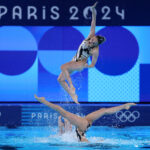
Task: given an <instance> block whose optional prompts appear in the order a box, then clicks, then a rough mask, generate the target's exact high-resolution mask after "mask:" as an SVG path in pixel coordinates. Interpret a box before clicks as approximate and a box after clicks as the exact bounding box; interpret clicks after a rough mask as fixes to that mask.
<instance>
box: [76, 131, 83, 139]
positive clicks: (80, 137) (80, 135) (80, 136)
mask: <svg viewBox="0 0 150 150" xmlns="http://www.w3.org/2000/svg"><path fill="white" fill-rule="evenodd" d="M76 134H77V137H78V138H79V140H80V141H81V139H82V137H83V136H84V132H82V133H81V134H80V133H79V131H78V129H77V128H76Z"/></svg>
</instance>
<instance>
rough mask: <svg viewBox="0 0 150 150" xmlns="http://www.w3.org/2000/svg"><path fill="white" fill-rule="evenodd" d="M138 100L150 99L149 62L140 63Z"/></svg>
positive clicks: (146, 100)
mask: <svg viewBox="0 0 150 150" xmlns="http://www.w3.org/2000/svg"><path fill="white" fill-rule="evenodd" d="M140 101H141V102H148V101H150V64H141V65H140Z"/></svg>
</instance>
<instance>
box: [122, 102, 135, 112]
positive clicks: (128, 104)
mask: <svg viewBox="0 0 150 150" xmlns="http://www.w3.org/2000/svg"><path fill="white" fill-rule="evenodd" d="M135 105H136V104H135V103H127V104H125V105H124V109H127V110H128V109H130V107H131V106H135Z"/></svg>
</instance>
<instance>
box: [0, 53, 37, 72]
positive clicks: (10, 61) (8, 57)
mask: <svg viewBox="0 0 150 150" xmlns="http://www.w3.org/2000/svg"><path fill="white" fill-rule="evenodd" d="M36 54H37V52H36V51H0V72H1V73H3V74H7V75H19V74H22V73H24V72H25V71H27V70H28V69H29V68H30V67H31V66H32V65H33V63H34V61H35V59H36Z"/></svg>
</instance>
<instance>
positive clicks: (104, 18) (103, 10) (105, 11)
mask: <svg viewBox="0 0 150 150" xmlns="http://www.w3.org/2000/svg"><path fill="white" fill-rule="evenodd" d="M102 13H103V14H104V16H103V17H102V20H110V19H111V17H109V16H108V15H109V13H110V8H109V7H108V6H104V7H102Z"/></svg>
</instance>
